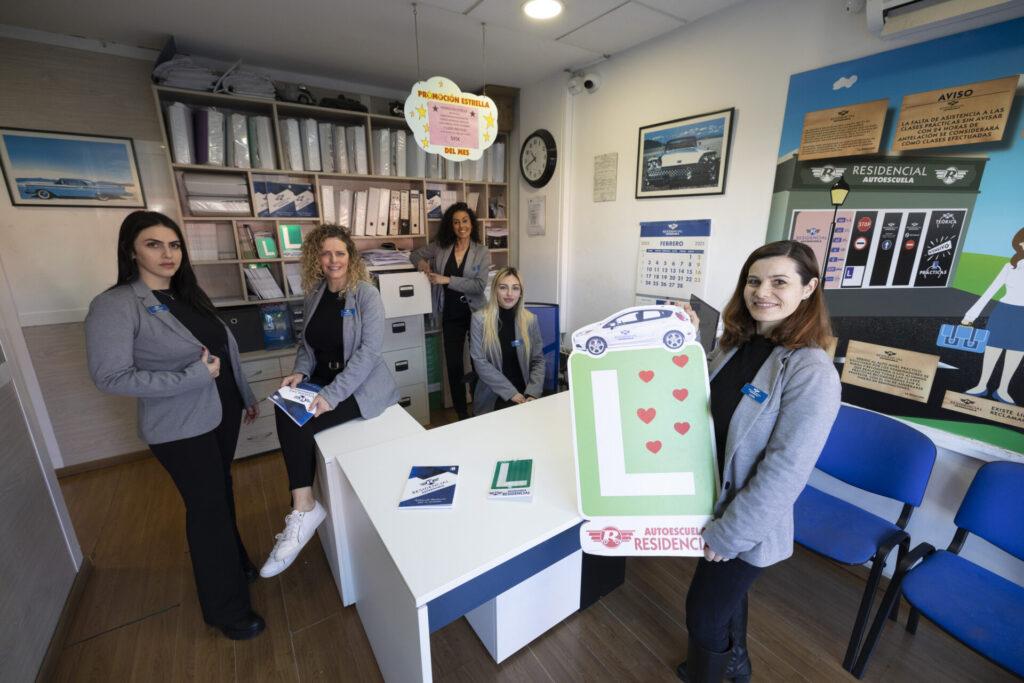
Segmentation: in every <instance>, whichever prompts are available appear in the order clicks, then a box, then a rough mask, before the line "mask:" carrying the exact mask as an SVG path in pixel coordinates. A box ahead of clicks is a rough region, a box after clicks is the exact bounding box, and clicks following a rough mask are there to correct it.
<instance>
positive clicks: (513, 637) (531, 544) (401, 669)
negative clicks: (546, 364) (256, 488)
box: [317, 393, 582, 682]
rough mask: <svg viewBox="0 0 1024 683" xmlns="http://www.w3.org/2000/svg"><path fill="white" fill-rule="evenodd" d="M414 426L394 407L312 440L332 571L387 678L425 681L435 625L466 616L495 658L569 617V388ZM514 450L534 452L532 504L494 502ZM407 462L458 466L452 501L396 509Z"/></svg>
mask: <svg viewBox="0 0 1024 683" xmlns="http://www.w3.org/2000/svg"><path fill="white" fill-rule="evenodd" d="M398 411H399V412H401V413H403V414H404V411H401V409H398ZM381 418H384V419H383V420H382V419H381ZM408 419H409V420H411V418H408ZM411 422H412V424H407V423H406V422H405V421H404V420H403V419H402V418H401V416H400V415H398V414H397V413H392V412H388V413H385V414H384V415H382V416H381V417H380V418H376V419H374V420H367V421H358V422H354V423H349V424H347V425H342V426H340V427H337V428H335V429H332V430H328V431H327V432H325V433H324V434H323V435H320V436H318V437H317V443H318V447H319V449H320V452H321V457H320V458H318V467H319V468H320V472H319V474H320V476H319V481H320V482H321V484H320V486H321V495H322V502H324V503H325V505H327V506H328V507H329V515H328V522H329V524H330V526H329V527H328V524H326V523H325V525H324V526H323V527H321V538H322V539H323V542H324V547H325V550H326V551H327V555H328V560H329V561H330V562H331V569H332V571H333V572H334V574H335V579H336V580H337V581H338V584H339V589H340V590H341V592H342V599H343V601H344V603H345V604H346V605H348V604H351V603H352V602H355V604H356V608H357V609H358V610H359V616H360V619H361V621H362V624H363V628H364V629H365V631H366V634H367V636H368V637H369V640H370V644H371V646H372V647H373V651H374V655H375V656H376V658H377V664H378V665H379V666H380V669H381V673H382V674H383V675H384V678H385V679H386V680H388V681H402V682H404V681H421V680H422V681H429V680H431V665H430V640H429V638H430V633H431V632H433V631H436V630H437V629H439V628H441V627H443V626H445V625H447V624H448V623H450V622H451V621H453V620H455V619H457V618H458V617H460V616H463V615H465V616H466V617H467V619H468V620H469V622H470V624H471V625H472V626H473V628H474V630H476V632H477V634H478V635H479V636H480V638H481V640H482V641H483V643H484V645H485V646H486V647H487V649H488V650H489V651H490V653H491V655H492V656H493V657H494V659H495V661H499V662H500V661H502V660H503V659H504V658H505V657H507V656H508V655H510V654H512V653H513V652H515V651H516V650H518V649H519V648H521V647H523V646H524V645H526V644H527V643H529V642H530V641H531V640H533V639H534V638H536V637H537V636H539V635H540V634H541V633H543V632H544V631H546V630H547V629H548V628H551V627H552V626H554V625H555V624H557V623H558V622H560V621H561V620H562V619H564V618H565V617H567V616H568V615H569V614H571V613H573V612H575V611H576V610H577V609H578V608H579V598H580V564H581V557H582V555H581V551H580V549H579V548H580V544H579V531H578V525H579V524H580V523H581V522H582V518H581V517H580V516H579V514H578V513H577V509H576V475H575V467H574V464H573V446H572V425H571V419H570V416H569V396H568V394H564V393H563V394H557V395H555V396H550V397H547V398H544V399H540V400H537V401H532V402H530V403H527V404H524V405H520V406H515V407H512V408H508V409H506V410H502V411H498V412H495V413H491V414H488V415H484V416H481V417H476V418H473V419H471V420H465V421H462V422H458V423H455V424H451V425H448V426H446V427H441V428H439V429H434V430H431V431H423V430H422V428H420V427H419V425H418V424H417V423H415V421H414V420H411ZM414 426H415V428H416V429H414V428H413V427H414ZM349 427H351V428H352V429H348V428H349ZM417 430H419V431H417ZM367 441H369V442H370V443H369V444H368V443H367ZM359 446H362V448H358V449H357V447H359ZM514 458H533V460H534V491H533V500H532V501H529V502H522V501H515V500H488V498H487V490H488V488H489V486H490V481H491V476H492V474H493V472H494V464H495V462H496V461H498V460H508V459H514ZM413 465H459V479H458V486H457V489H456V495H455V504H454V506H453V507H452V508H451V509H449V510H399V509H398V501H399V499H400V498H401V494H402V490H403V488H404V485H405V480H406V478H407V477H408V474H409V469H410V468H411V467H412V466H413ZM325 489H326V490H325ZM332 556H333V557H332Z"/></svg>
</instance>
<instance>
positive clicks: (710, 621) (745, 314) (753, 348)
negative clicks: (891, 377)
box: [677, 241, 840, 681]
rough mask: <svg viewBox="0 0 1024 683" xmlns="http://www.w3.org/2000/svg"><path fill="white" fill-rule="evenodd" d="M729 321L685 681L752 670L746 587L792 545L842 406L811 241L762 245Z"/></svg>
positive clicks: (744, 675)
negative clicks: (711, 493)
mask: <svg viewBox="0 0 1024 683" xmlns="http://www.w3.org/2000/svg"><path fill="white" fill-rule="evenodd" d="M688 312H690V311H688ZM722 320H723V322H724V326H725V331H724V333H723V335H722V337H721V339H719V341H718V348H716V349H715V351H714V352H713V353H712V354H711V355H710V356H709V361H708V362H709V370H710V374H711V415H712V417H713V418H714V425H715V442H716V445H717V449H718V453H717V455H718V463H719V470H720V471H721V472H722V489H721V493H720V495H719V497H718V500H717V501H716V502H715V508H714V515H713V518H712V520H711V521H710V522H708V524H707V526H706V527H705V528H704V531H703V534H702V536H703V538H704V543H705V546H704V557H703V558H702V559H700V560H699V561H698V564H697V570H696V572H695V573H694V576H693V580H692V581H691V583H690V589H689V592H688V593H687V596H686V627H687V630H688V631H689V648H688V654H687V661H686V662H684V663H683V664H680V665H679V668H678V669H677V673H678V674H679V677H680V678H681V679H683V680H684V681H719V680H721V679H722V677H723V675H724V676H725V677H726V678H731V679H735V680H738V681H745V680H749V678H750V658H749V656H748V654H747V650H746V618H747V612H746V602H747V601H746V596H747V591H748V590H749V589H750V586H751V585H752V584H753V582H754V580H755V579H756V578H757V576H758V575H759V574H760V573H761V570H762V569H763V568H764V567H767V566H769V565H772V564H774V563H776V562H780V561H782V560H784V559H786V558H787V557H789V556H790V555H792V554H793V504H794V503H795V502H796V499H797V496H799V495H800V492H801V491H802V490H803V488H804V485H805V484H806V483H807V479H808V478H809V477H810V474H811V470H812V469H813V468H814V464H815V463H816V462H817V460H818V456H819V455H820V453H821V449H822V447H823V446H824V445H825V440H826V439H827V438H828V434H829V430H830V429H831V428H832V423H833V422H834V421H835V418H836V414H837V413H838V412H839V402H840V385H839V375H838V374H837V373H836V370H835V366H834V365H833V363H832V360H831V358H829V356H828V354H827V353H826V352H825V351H823V350H822V349H823V348H824V347H825V346H827V345H828V342H829V339H830V337H831V334H832V332H831V324H830V322H829V317H828V312H827V311H826V309H825V301H824V296H823V295H822V291H821V287H820V286H819V279H818V264H817V260H816V259H815V257H814V253H813V252H812V251H811V249H810V248H809V247H807V245H805V244H801V243H799V242H793V241H783V242H772V243H770V244H766V245H764V246H762V247H760V248H758V249H756V250H754V252H753V253H752V254H750V256H749V257H747V260H746V263H744V264H743V269H742V270H741V272H740V277H739V281H738V282H737V284H736V290H735V292H734V293H733V296H732V299H731V300H730V301H729V303H728V304H727V305H726V307H725V310H724V312H723V314H722ZM694 324H696V321H695V322H694Z"/></svg>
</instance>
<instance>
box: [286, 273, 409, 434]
mask: <svg viewBox="0 0 1024 683" xmlns="http://www.w3.org/2000/svg"><path fill="white" fill-rule="evenodd" d="M326 290H327V284H326V283H323V282H321V283H320V285H319V286H318V287H317V288H316V289H314V290H313V291H312V293H310V294H309V296H307V297H306V307H305V319H306V324H309V321H310V320H311V319H312V317H313V313H314V312H315V311H316V307H317V305H319V303H320V298H321V297H322V296H323V295H324V292H325V291H326ZM328 296H335V295H333V294H331V293H330V292H328ZM345 308H346V309H352V310H353V315H350V316H345V317H344V318H342V320H341V329H342V335H343V336H344V343H345V369H343V370H342V371H341V372H339V373H338V376H337V377H335V378H334V381H333V382H331V383H330V384H328V385H327V386H325V387H324V388H323V389H321V391H320V395H321V396H323V397H324V399H325V400H326V401H327V402H328V403H329V404H330V406H331V408H337V407H338V404H339V403H341V402H342V401H344V400H345V399H346V398H348V397H349V396H353V395H354V396H355V397H356V404H357V405H358V406H359V413H360V414H361V415H362V416H363V417H364V418H366V419H367V420H369V419H370V418H372V417H377V416H378V415H380V414H381V413H383V412H384V409H385V408H387V407H388V406H390V405H394V404H395V403H398V398H399V397H398V387H397V386H396V385H395V380H394V379H392V378H391V373H389V372H388V369H387V366H386V365H384V359H383V358H382V357H381V355H380V349H381V346H383V344H384V304H383V303H382V302H381V300H380V292H379V291H377V288H376V287H374V286H373V285H371V284H370V283H369V282H360V283H359V286H358V287H356V289H355V291H352V292H349V293H348V298H347V299H346V300H345ZM315 368H316V355H315V354H314V353H313V347H311V346H310V345H309V342H307V341H306V336H305V334H303V336H302V344H300V345H299V348H298V351H297V352H296V354H295V369H294V370H292V373H301V374H303V375H305V376H306V377H309V376H310V375H311V374H312V372H313V370H314V369H315Z"/></svg>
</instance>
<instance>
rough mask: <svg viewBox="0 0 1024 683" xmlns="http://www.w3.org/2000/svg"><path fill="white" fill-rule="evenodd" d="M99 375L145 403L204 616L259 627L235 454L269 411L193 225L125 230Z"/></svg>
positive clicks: (144, 421) (144, 423) (92, 352)
mask: <svg viewBox="0 0 1024 683" xmlns="http://www.w3.org/2000/svg"><path fill="white" fill-rule="evenodd" d="M85 338H86V348H87V352H88V361H89V372H90V374H91V375H92V379H93V381H94V382H95V383H96V386H97V387H98V388H99V389H100V391H104V392H107V393H111V394H120V395H123V396H135V397H138V399H139V436H140V437H141V438H142V440H143V441H145V442H146V443H147V444H149V447H150V450H152V451H153V454H154V455H155V456H156V458H157V460H159V461H160V464H161V465H163V467H164V469H166V470H167V472H168V473H169V474H170V475H171V478H172V479H173V480H174V484H175V486H177V488H178V491H179V492H180V493H181V497H182V500H184V502H185V534H186V536H187V538H188V546H189V554H190V556H191V559H192V569H193V571H194V574H195V580H196V588H197V590H198V592H199V604H200V606H201V607H202V611H203V619H204V620H205V621H206V623H208V624H210V625H211V626H215V627H217V628H219V629H221V631H223V633H224V635H225V636H227V637H228V638H231V639H234V640H241V639H245V638H252V637H254V636H257V635H259V634H260V633H261V632H262V631H263V629H264V626H265V624H264V622H263V619H262V618H261V617H260V616H259V615H258V614H256V613H255V612H253V611H252V609H251V605H250V602H249V586H248V583H249V581H253V580H255V579H256V577H257V570H256V567H255V566H254V565H253V563H252V562H251V561H250V560H249V556H248V554H247V553H246V552H245V547H244V546H243V545H242V539H241V537H240V536H239V533H238V526H237V524H236V522H235V500H234V493H233V491H232V487H231V461H232V458H233V457H234V454H235V445H236V444H237V442H238V431H239V427H240V417H241V416H242V414H243V412H244V413H245V420H246V421H247V422H251V421H252V420H254V419H256V417H257V415H258V407H257V403H256V398H255V397H254V396H253V393H252V391H251V390H250V389H249V384H248V383H247V382H246V381H245V377H244V376H243V375H242V369H241V363H240V360H239V355H238V346H237V344H236V343H235V339H234V337H233V336H232V334H231V331H230V330H229V329H228V328H227V326H226V325H224V323H222V322H221V321H220V320H219V319H218V318H217V316H216V314H215V309H214V307H213V304H212V303H211V301H210V299H209V297H208V296H206V293H205V292H203V290H202V289H201V288H200V287H199V284H198V283H197V282H196V277H195V273H193V272H192V266H191V264H190V263H189V259H188V251H187V250H186V248H185V240H184V237H183V236H182V234H181V228H179V227H178V225H177V223H175V222H174V221H173V220H171V219H170V218H168V217H167V216H165V215H163V214H160V213H156V212H155V211H135V212H133V213H131V214H129V215H128V217H127V218H125V219H124V222H123V223H121V230H120V233H119V234H118V238H117V283H116V284H115V285H114V286H113V287H111V288H110V289H108V290H107V291H105V292H103V293H102V294H100V295H99V296H97V297H96V298H95V299H93V300H92V303H91V304H90V306H89V313H88V315H87V316H86V319H85Z"/></svg>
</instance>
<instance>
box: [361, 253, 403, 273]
mask: <svg viewBox="0 0 1024 683" xmlns="http://www.w3.org/2000/svg"><path fill="white" fill-rule="evenodd" d="M360 253H361V254H362V256H363V259H365V260H366V263H367V265H368V266H369V267H371V268H382V267H384V266H406V267H408V266H409V265H410V263H409V250H408V249H364V250H363V251H361V252H360Z"/></svg>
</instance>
